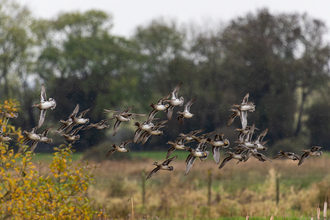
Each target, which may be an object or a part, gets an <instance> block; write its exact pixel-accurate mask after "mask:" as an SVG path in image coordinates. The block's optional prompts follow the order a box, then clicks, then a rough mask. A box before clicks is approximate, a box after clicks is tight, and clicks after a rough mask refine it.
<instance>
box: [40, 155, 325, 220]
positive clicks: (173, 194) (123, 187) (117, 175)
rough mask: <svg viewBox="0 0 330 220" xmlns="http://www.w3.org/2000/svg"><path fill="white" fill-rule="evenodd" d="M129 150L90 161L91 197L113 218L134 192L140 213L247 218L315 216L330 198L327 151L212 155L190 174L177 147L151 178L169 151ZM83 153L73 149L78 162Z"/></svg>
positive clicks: (123, 214)
mask: <svg viewBox="0 0 330 220" xmlns="http://www.w3.org/2000/svg"><path fill="white" fill-rule="evenodd" d="M130 154H131V156H132V158H133V160H117V159H114V158H111V157H110V158H106V160H104V161H97V162H95V161H90V163H91V164H94V163H95V164H99V168H98V169H97V172H96V173H95V183H94V185H93V186H92V187H90V189H89V197H90V198H93V199H95V201H94V206H95V208H97V209H99V208H101V207H102V208H104V209H105V210H106V212H107V213H108V214H109V215H110V216H111V217H112V218H114V219H127V218H129V216H130V215H131V211H132V210H131V209H132V208H131V203H132V202H131V199H132V198H133V201H134V203H133V204H134V212H135V217H136V219H141V218H143V217H145V218H147V219H245V216H246V215H249V216H250V219H269V218H270V216H271V215H274V216H275V219H310V218H311V216H314V219H316V209H317V207H318V206H321V205H322V204H323V202H324V200H325V199H328V198H330V170H329V169H328V167H329V166H330V158H329V156H328V155H327V154H325V155H323V156H322V157H317V158H309V159H308V160H306V161H305V162H304V164H302V165H301V166H298V165H297V162H294V161H289V160H274V161H273V163H270V162H264V163H262V162H259V161H257V160H255V159H254V158H252V159H250V160H249V161H247V162H246V163H239V164H237V162H236V161H230V162H229V163H228V164H227V165H226V166H225V167H224V168H222V169H220V170H219V169H218V166H219V165H217V164H216V163H215V162H214V160H213V158H212V157H210V158H209V159H208V160H206V161H203V162H202V161H200V160H196V161H195V163H194V165H193V167H192V169H191V171H190V173H189V174H188V175H185V163H184V160H185V159H186V157H187V154H188V153H187V152H183V151H175V152H174V153H173V156H174V155H178V159H177V160H175V161H173V162H172V165H173V166H174V167H175V169H174V171H172V172H168V171H160V172H159V173H157V174H156V175H155V176H154V177H152V178H151V179H149V180H147V181H144V179H145V176H146V175H148V173H149V172H150V171H151V170H152V169H154V168H155V166H153V165H152V163H153V162H155V161H158V162H162V161H163V160H164V158H165V156H166V152H157V151H155V152H130ZM50 157H51V154H37V156H36V158H35V159H34V160H35V161H37V160H40V161H41V162H42V163H48V162H49V160H50ZM82 157H83V155H82V154H80V153H74V161H75V162H74V163H78V162H79V161H80V159H81V158H82ZM223 158H224V154H221V159H223ZM43 172H47V170H44V171H43ZM210 180H211V182H210ZM277 180H278V181H277ZM277 183H278V184H277ZM209 185H210V186H211V187H210V189H211V191H210V192H211V194H210V196H209V191H208V190H209V187H208V186H209ZM143 188H144V189H143ZM277 188H278V196H279V203H278V204H277V203H276V197H277ZM301 216H302V218H301Z"/></svg>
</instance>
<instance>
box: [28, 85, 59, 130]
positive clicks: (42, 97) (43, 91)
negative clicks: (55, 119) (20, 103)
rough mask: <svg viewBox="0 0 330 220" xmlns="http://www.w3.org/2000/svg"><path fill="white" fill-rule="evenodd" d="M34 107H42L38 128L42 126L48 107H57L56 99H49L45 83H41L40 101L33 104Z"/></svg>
mask: <svg viewBox="0 0 330 220" xmlns="http://www.w3.org/2000/svg"><path fill="white" fill-rule="evenodd" d="M32 107H38V108H39V109H40V112H39V122H38V128H40V127H41V126H42V124H43V123H44V121H45V117H46V111H47V109H49V108H50V109H51V110H54V109H55V107H56V101H55V99H53V98H49V99H48V100H47V96H46V89H45V86H44V85H43V84H42V85H41V92H40V103H35V104H33V105H32Z"/></svg>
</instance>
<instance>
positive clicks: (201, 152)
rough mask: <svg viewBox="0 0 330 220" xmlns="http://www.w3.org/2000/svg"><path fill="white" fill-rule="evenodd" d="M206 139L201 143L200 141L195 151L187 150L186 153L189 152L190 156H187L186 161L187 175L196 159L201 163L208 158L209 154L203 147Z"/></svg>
mask: <svg viewBox="0 0 330 220" xmlns="http://www.w3.org/2000/svg"><path fill="white" fill-rule="evenodd" d="M205 142H206V139H204V140H203V141H201V142H200V143H199V144H198V145H197V147H196V149H193V148H189V149H188V151H190V154H189V155H188V157H187V159H186V163H187V167H186V174H185V175H187V174H188V173H189V171H190V169H191V167H192V165H193V163H194V161H195V160H196V158H197V157H198V158H199V159H200V160H201V161H203V160H206V159H207V158H208V156H209V154H210V153H209V152H208V151H206V145H205Z"/></svg>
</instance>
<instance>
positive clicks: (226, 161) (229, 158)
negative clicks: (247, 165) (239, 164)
mask: <svg viewBox="0 0 330 220" xmlns="http://www.w3.org/2000/svg"><path fill="white" fill-rule="evenodd" d="M231 159H233V157H231V156H228V157H226V158H225V159H223V161H222V163H221V164H220V166H219V169H221V168H222V167H224V166H225V165H226V163H228V162H229V161H230V160H231Z"/></svg>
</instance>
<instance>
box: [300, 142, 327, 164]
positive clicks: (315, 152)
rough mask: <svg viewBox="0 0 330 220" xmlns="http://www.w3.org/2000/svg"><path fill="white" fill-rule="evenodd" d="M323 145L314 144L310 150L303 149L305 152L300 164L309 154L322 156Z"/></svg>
mask: <svg viewBox="0 0 330 220" xmlns="http://www.w3.org/2000/svg"><path fill="white" fill-rule="evenodd" d="M321 148H322V147H319V146H313V147H312V148H311V149H309V150H305V149H302V150H301V151H303V152H305V153H304V154H303V155H302V156H301V157H300V160H299V163H298V165H301V164H302V163H303V162H304V161H305V160H306V159H307V158H308V157H309V156H318V157H319V156H321V155H322V151H319V150H320V149H321Z"/></svg>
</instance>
